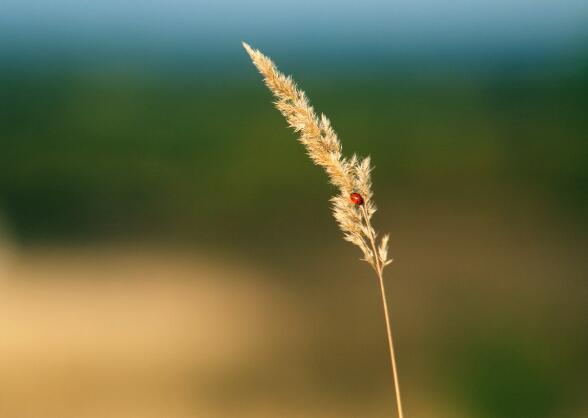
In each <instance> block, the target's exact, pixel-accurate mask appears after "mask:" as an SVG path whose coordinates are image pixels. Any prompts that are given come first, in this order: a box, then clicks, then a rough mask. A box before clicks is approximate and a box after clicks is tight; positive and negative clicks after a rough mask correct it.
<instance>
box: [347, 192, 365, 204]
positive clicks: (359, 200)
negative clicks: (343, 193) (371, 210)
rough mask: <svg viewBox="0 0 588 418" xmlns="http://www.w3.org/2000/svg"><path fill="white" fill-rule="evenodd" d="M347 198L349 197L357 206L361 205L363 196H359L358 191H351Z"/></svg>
mask: <svg viewBox="0 0 588 418" xmlns="http://www.w3.org/2000/svg"><path fill="white" fill-rule="evenodd" d="M349 199H351V201H352V202H353V203H354V204H356V205H357V206H361V205H363V197H361V195H360V194H359V193H351V194H350V195H349Z"/></svg>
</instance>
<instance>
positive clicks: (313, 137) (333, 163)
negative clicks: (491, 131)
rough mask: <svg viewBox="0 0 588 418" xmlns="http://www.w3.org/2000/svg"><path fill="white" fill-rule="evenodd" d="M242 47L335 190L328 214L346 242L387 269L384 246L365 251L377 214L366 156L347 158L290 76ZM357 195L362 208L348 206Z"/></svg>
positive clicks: (256, 52)
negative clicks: (330, 213) (372, 223)
mask: <svg viewBox="0 0 588 418" xmlns="http://www.w3.org/2000/svg"><path fill="white" fill-rule="evenodd" d="M243 47H244V48H245V50H246V51H247V53H248V54H249V56H250V57H251V59H252V61H253V63H254V64H255V66H256V67H257V69H258V70H259V72H260V73H261V75H263V78H264V80H265V84H266V85H267V87H268V88H269V89H270V91H271V92H272V93H273V95H274V97H275V98H276V102H275V106H276V108H277V109H278V110H279V111H280V113H282V115H284V117H285V118H286V121H287V122H288V125H289V126H290V127H292V128H293V129H294V131H296V132H297V133H298V134H299V138H298V140H299V141H300V142H301V143H302V144H303V145H304V146H305V148H306V152H307V154H308V156H309V157H310V159H311V160H312V161H313V162H314V163H315V164H316V165H319V166H321V167H322V168H323V169H324V170H325V171H326V173H327V176H328V177H329V181H330V183H331V184H333V185H334V186H335V187H337V189H338V190H339V195H337V196H335V197H333V198H332V199H331V202H332V203H333V206H332V208H333V215H334V217H335V219H336V220H337V223H338V224H339V228H340V229H341V230H342V231H343V234H344V237H345V239H346V240H347V241H350V242H351V243H353V244H355V245H357V246H358V247H359V248H360V249H361V251H362V252H363V255H364V257H363V259H364V260H365V261H367V262H368V263H370V265H371V266H372V267H373V268H374V269H376V270H377V271H381V270H383V268H384V267H385V266H386V259H387V246H386V245H380V248H379V249H378V250H376V249H375V248H371V249H370V242H371V240H372V239H374V240H375V237H376V232H375V231H374V229H373V228H372V226H371V217H372V215H373V214H374V212H375V211H376V206H375V204H374V203H373V193H372V185H371V178H370V171H371V165H370V158H369V157H367V158H364V159H361V160H360V159H359V158H358V157H357V156H355V155H353V156H352V157H351V158H349V159H347V158H345V157H344V156H343V154H342V147H341V142H340V141H339V138H338V137H337V134H336V133H335V131H334V130H333V128H332V127H331V122H330V121H329V119H327V117H326V116H325V115H323V114H321V115H320V117H319V116H317V114H316V112H315V111H314V109H313V107H312V106H311V105H310V102H309V100H308V98H307V97H306V94H305V93H304V92H303V91H301V90H300V89H299V88H298V87H297V86H296V83H294V80H292V78H291V77H289V76H286V75H284V74H282V73H281V72H280V71H278V69H277V67H276V65H275V64H274V63H273V62H272V61H271V60H270V59H269V58H268V57H266V56H265V55H263V54H262V53H261V52H260V51H259V50H256V49H253V48H251V47H250V46H249V45H248V44H246V43H245V42H243ZM354 192H356V193H359V194H360V195H361V196H362V198H363V200H364V205H363V207H359V206H357V205H355V204H353V203H352V202H351V201H350V199H349V196H350V194H351V193H354Z"/></svg>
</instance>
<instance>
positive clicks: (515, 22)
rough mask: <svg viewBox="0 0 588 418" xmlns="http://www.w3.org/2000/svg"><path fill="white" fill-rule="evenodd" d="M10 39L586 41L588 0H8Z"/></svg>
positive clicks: (0, 28) (4, 6)
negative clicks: (335, 0)
mask: <svg viewBox="0 0 588 418" xmlns="http://www.w3.org/2000/svg"><path fill="white" fill-rule="evenodd" d="M0 33H2V34H3V36H4V42H11V41H13V42H22V41H27V40H28V41H35V40H39V39H42V40H44V41H47V39H51V38H55V39H62V40H67V39H71V40H73V39H75V38H79V39H93V40H100V39H105V40H111V41H112V40H118V41H121V42H126V41H133V40H134V41H141V42H144V43H147V44H148V43H149V42H151V41H155V40H156V41H158V42H162V41H163V42H166V41H167V42H182V41H190V42H200V43H202V44H217V45H223V44H224V43H225V42H228V41H230V42H231V43H232V42H233V41H234V40H236V39H248V40H251V41H252V42H254V43H255V42H258V43H259V42H263V43H265V44H268V43H277V42H280V43H281V44H284V43H286V44H289V45H292V46H294V47H297V48H301V47H304V45H305V44H308V43H314V44H316V43H319V44H320V43H323V44H327V45H329V44H333V45H334V44H338V45H345V44H346V43H351V44H352V43H357V44H360V45H361V44H368V45H372V46H376V47H377V46H383V47H390V46H393V45H405V46H410V47H417V48H418V47H421V48H428V47H431V46H435V45H454V44H455V45H460V44H465V45H468V46H476V45H480V46H484V45H494V46H495V45H503V46H508V45H519V44H520V45H530V46H539V47H550V46H554V47H559V46H561V45H571V44H574V43H578V42H584V41H585V40H586V38H587V36H586V35H587V33H588V1H586V0H491V1H480V0H453V1H448V0H445V1H443V0H399V1H377V0H363V1H362V0H353V1H351V0H341V1H337V2H334V1H325V0H296V1H283V2H281V1H275V0H274V1H271V0H252V1H234V0H225V1H202V0H198V1H189V0H144V1H138V0H100V1H79V0H78V1H74V0H36V1H33V0H3V1H2V3H1V5H0Z"/></svg>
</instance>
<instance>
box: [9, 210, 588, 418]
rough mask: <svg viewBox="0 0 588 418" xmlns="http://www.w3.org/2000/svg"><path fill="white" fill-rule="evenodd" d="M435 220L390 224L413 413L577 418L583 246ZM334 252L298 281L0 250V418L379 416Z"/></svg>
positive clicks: (381, 397)
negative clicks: (514, 409) (517, 405)
mask: <svg viewBox="0 0 588 418" xmlns="http://www.w3.org/2000/svg"><path fill="white" fill-rule="evenodd" d="M434 213H435V214H436V215H435V217H432V216H429V214H428V213H427V210H426V209H424V210H423V211H422V212H415V211H412V212H409V211H407V212H406V213H403V212H402V209H398V210H397V211H396V213H394V216H395V219H403V222H402V223H401V224H400V225H398V226H397V227H396V228H395V231H394V232H395V233H394V234H393V237H394V243H393V246H392V248H393V252H394V254H395V258H396V260H397V261H396V263H395V265H394V266H393V268H392V269H391V273H390V274H391V277H389V278H388V283H389V293H390V300H391V303H392V308H391V310H392V318H393V323H394V327H395V331H396V338H397V345H398V349H399V357H400V371H401V379H402V382H403V393H404V395H405V398H406V407H407V411H410V416H411V417H414V418H443V417H447V418H458V417H462V416H463V417H466V416H468V417H472V416H480V417H493V416H496V412H495V411H494V412H493V410H492V409H491V408H490V409H488V407H487V406H484V405H485V403H484V402H486V401H487V399H490V401H489V402H490V403H491V404H492V403H493V402H496V403H500V402H503V400H502V399H509V398H508V396H510V395H511V394H512V393H514V396H515V399H518V398H517V396H521V397H522V398H521V399H522V402H531V401H532V400H533V399H540V398H539V397H540V396H545V397H546V398H547V399H551V398H549V397H553V399H554V400H553V401H552V402H551V403H547V404H545V406H542V407H540V408H539V409H537V411H535V413H533V414H532V415H530V416H534V417H543V416H545V417H547V416H559V417H570V418H580V417H582V416H583V415H582V411H585V408H586V405H585V402H583V401H582V400H581V397H580V396H579V394H580V393H582V391H583V387H584V388H585V387H586V386H584V385H585V383H586V382H585V380H584V379H583V378H582V377H581V376H582V374H581V368H579V367H578V366H579V362H580V361H581V359H582V358H584V357H583V356H584V353H585V351H584V350H585V344H586V341H587V340H586V332H585V329H584V325H585V324H586V315H587V312H586V309H587V304H586V294H587V292H586V282H585V273H586V270H585V267H586V262H585V260H584V258H583V257H581V254H582V251H583V250H584V249H585V241H584V240H583V239H581V238H578V237H577V236H576V235H574V231H573V229H568V228H567V227H566V226H565V225H562V224H561V223H560V222H559V221H557V220H556V219H555V218H553V217H549V216H544V214H537V213H535V214H529V215H528V216H527V215H519V217H518V218H514V219H513V218H512V217H510V218H503V217H501V216H498V215H497V213H496V212H492V213H491V214H490V215H486V214H484V213H481V212H479V213H469V214H468V213H467V212H466V211H464V212H461V213H455V212H454V211H453V209H451V210H450V209H448V210H447V211H444V210H443V209H442V208H435V210H434ZM380 216H382V215H380ZM382 223H386V219H382ZM539 226H540V227H539ZM336 238H337V237H334V239H333V241H332V243H333V244H332V245H331V244H329V245H327V246H326V247H324V248H322V249H321V254H318V255H317V254H315V255H314V256H313V257H310V256H306V255H305V254H304V253H300V254H297V255H299V256H300V257H301V258H302V259H304V260H305V262H308V265H304V264H301V265H300V266H299V268H298V269H292V268H289V267H287V266H284V267H283V269H279V268H278V269H276V266H274V265H272V264H271V263H270V262H269V261H267V262H266V261H263V260H259V259H257V260H249V261H247V260H244V259H241V258H238V257H233V256H231V255H229V254H224V255H218V254H215V255H211V254H207V253H204V252H202V251H197V250H195V249H188V248H169V247H166V248H163V247H154V246H133V245H122V244H100V245H98V244H96V245H91V246H81V245H66V246H55V245H53V246H31V247H20V248H19V247H17V246H14V245H13V246H11V245H9V244H4V245H3V246H2V250H1V251H0V330H1V333H0V417H10V418H45V417H47V418H49V417H51V418H53V417H60V418H69V417H72V418H74V417H75V418H95V417H96V418H97V417H105V418H110V417H124V418H129V417H147V418H149V417H178V418H183V417H206V418H208V417H210V418H216V417H219V418H231V417H245V418H247V417H286V418H287V417H333V418H334V417H338V418H345V417H349V418H351V417H383V416H391V414H392V406H393V405H392V397H391V392H390V381H389V377H388V364H387V356H386V352H385V349H386V348H385V340H384V334H383V332H384V330H383V328H382V327H383V324H382V318H381V307H380V305H379V299H378V294H377V287H376V283H375V281H370V279H369V278H370V277H371V276H370V275H369V270H367V268H366V266H364V265H362V264H360V263H358V262H357V261H356V259H355V258H354V257H348V255H349V254H351V251H352V250H351V249H346V247H344V244H342V243H340V242H339V241H338V240H337V239H336ZM285 251H286V249H285ZM339 254H341V255H343V257H339ZM337 257H339V258H340V260H339V259H338V262H337V263H333V262H332V260H333V259H335V258H337ZM309 274H310V275H312V277H309ZM495 356H498V357H495ZM496 358H498V359H501V360H499V361H500V362H501V363H496V361H498V360H496ZM504 362H507V363H505V367H504V369H502V368H501V367H495V366H493V365H496V364H498V365H499V366H500V365H501V364H503V363H504ZM488 365H489V366H488ZM486 366H488V367H490V369H489V370H488V367H486ZM493 379H496V380H497V381H498V382H499V388H498V389H496V388H492V387H490V388H487V387H486V386H484V385H485V384H486V383H487V382H488V380H493ZM525 379H528V380H525ZM565 379H569V380H568V381H566V380H565ZM503 383H504V384H503ZM535 383H536V384H537V386H533V384H535ZM552 383H553V385H552ZM521 385H522V386H525V385H529V386H530V389H529V390H530V392H529V393H530V395H528V394H525V393H526V392H525V393H522V394H519V392H518V390H519V389H518V387H519V386H521ZM470 389H471V390H474V392H471V393H470V392H468V391H469V390H470ZM511 392H512V393H511ZM527 395H528V396H529V397H527V398H524V396H527ZM468 397H472V398H473V399H474V400H476V399H478V398H479V400H478V402H479V403H480V404H479V405H478V404H475V403H474V404H473V406H472V405H469V404H468V401H467V398H468ZM476 397H478V398H476ZM488 397H489V398H488ZM493 397H495V398H493ZM504 402H506V401H504ZM533 402H535V401H533ZM480 405H481V406H480ZM476 408H477V409H476ZM484 408H487V409H488V411H490V412H484V411H485V409H484ZM541 408H543V409H541ZM549 411H556V412H549ZM509 416H513V415H512V413H511V414H510V415H509Z"/></svg>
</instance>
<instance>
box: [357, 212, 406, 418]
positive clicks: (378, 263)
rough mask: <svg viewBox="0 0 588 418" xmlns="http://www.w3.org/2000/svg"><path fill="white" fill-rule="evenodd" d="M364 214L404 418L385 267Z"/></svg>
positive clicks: (398, 404) (395, 388)
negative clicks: (384, 273)
mask: <svg viewBox="0 0 588 418" xmlns="http://www.w3.org/2000/svg"><path fill="white" fill-rule="evenodd" d="M362 214H363V218H364V221H365V223H366V225H367V227H368V228H367V229H368V231H369V239H370V243H371V246H372V251H373V254H374V259H375V261H376V274H377V276H378V279H379V281H380V292H381V293H382V304H383V306H384V318H385V320H386V333H387V335H388V350H389V352H390V363H391V365H392V379H393V380H394V392H395V394H396V407H397V408H398V418H404V414H403V412H402V399H401V397H400V383H399V381H398V371H397V366H396V352H395V350H394V340H393V338H392V327H391V326H390V315H389V314H388V301H387V299H386V288H385V286H384V275H383V271H382V270H383V266H382V263H381V260H380V256H379V253H378V249H377V247H376V240H375V237H374V236H373V234H372V228H371V224H370V220H369V217H368V214H367V210H366V208H365V206H362Z"/></svg>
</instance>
